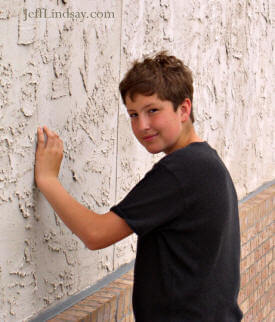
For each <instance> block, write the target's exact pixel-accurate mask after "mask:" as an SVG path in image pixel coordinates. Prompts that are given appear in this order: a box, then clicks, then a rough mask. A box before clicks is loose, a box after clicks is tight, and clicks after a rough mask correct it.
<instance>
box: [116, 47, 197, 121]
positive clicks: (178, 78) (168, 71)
mask: <svg viewBox="0 0 275 322" xmlns="http://www.w3.org/2000/svg"><path fill="white" fill-rule="evenodd" d="M119 90H120V94H121V97H122V100H123V103H124V104H125V99H126V95H129V96H130V98H131V100H133V99H134V96H135V95H136V94H142V95H146V96H150V95H153V94H157V95H158V98H159V99H160V100H163V101H164V100H168V101H171V102H172V103H173V107H174V110H175V111H176V110H177V108H178V106H179V105H180V104H181V103H182V102H183V101H184V100H185V99H186V98H189V99H190V101H191V102H192V101H193V77H192V72H191V70H190V69H189V68H188V67H187V66H185V65H184V64H183V62H182V61H181V60H179V59H178V58H176V57H175V56H169V55H167V52H166V51H161V52H159V53H157V54H156V55H155V56H154V57H152V58H150V57H146V58H145V59H144V61H143V62H138V61H137V60H135V61H134V63H133V66H132V68H131V69H130V70H129V71H128V72H127V73H126V75H125V76H124V78H123V80H122V81H121V82H120V84H119ZM190 118H191V121H192V123H194V115H193V108H192V109H191V113H190Z"/></svg>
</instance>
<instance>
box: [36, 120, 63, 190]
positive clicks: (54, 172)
mask: <svg viewBox="0 0 275 322" xmlns="http://www.w3.org/2000/svg"><path fill="white" fill-rule="evenodd" d="M43 129H44V132H45V133H46V135H47V142H46V143H45V139H44V133H43V130H42V129H41V128H38V129H37V148H36V154H35V170H34V176H35V181H36V184H37V186H38V187H39V184H40V183H42V182H45V181H46V180H48V179H52V178H54V179H57V178H58V173H59V169H60V165H61V162H62V158H63V141H62V140H61V139H60V138H59V136H58V135H57V134H56V133H55V132H53V131H50V130H49V129H48V128H47V127H46V126H44V127H43Z"/></svg>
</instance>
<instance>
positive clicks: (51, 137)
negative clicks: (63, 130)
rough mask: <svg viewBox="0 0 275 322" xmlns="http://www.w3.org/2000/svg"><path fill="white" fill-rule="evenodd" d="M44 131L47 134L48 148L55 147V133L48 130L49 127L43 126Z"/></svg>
mask: <svg viewBox="0 0 275 322" xmlns="http://www.w3.org/2000/svg"><path fill="white" fill-rule="evenodd" d="M43 130H44V132H45V133H46V135H47V137H48V140H47V147H53V146H54V145H55V142H54V141H55V135H54V133H53V132H52V131H51V130H50V129H48V128H47V126H45V125H44V126H43Z"/></svg>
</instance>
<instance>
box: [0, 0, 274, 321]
mask: <svg viewBox="0 0 275 322" xmlns="http://www.w3.org/2000/svg"><path fill="white" fill-rule="evenodd" d="M37 8H47V9H48V11H47V15H51V14H52V10H55V11H62V12H66V10H67V9H68V10H69V11H70V12H74V13H75V14H76V13H77V12H79V11H86V12H87V13H89V12H92V11H93V12H95V11H99V12H107V11H109V12H113V13H114V17H113V18H112V17H111V18H101V19H100V18H86V19H66V18H50V17H49V16H48V18H43V17H41V18H28V19H27V20H26V19H25V14H24V12H26V11H23V10H24V9H25V10H27V12H31V11H35V10H36V9H37ZM271 25H272V23H271V1H269V0H258V1H252V0H251V1H249V0H245V1H241V0H239V1H237V0H231V1H226V2H225V1H222V0H221V1H218V0H213V1H207V0H198V1H180V0H150V1H149V0H144V1H142V0H138V1H136V0H123V1H122V0H121V1H115V0H93V1H91V0H82V1H76V0H75V1H73V0H66V1H65V0H63V1H61V0H55V1H54V0H47V1H35V0H25V1H24V2H23V1H20V0H2V1H1V3H0V164H1V167H0V214H1V225H0V320H1V321H21V320H24V319H26V318H28V317H30V316H33V315H34V314H36V313H37V312H39V311H41V310H43V309H45V308H47V307H48V306H49V305H53V304H56V303H58V301H60V300H64V299H66V298H67V297H69V296H70V295H72V294H75V293H77V292H79V291H81V290H83V289H85V288H87V287H88V286H90V285H93V284H94V283H95V282H96V281H98V280H99V279H101V278H102V277H104V276H106V275H107V274H109V273H110V272H112V271H114V270H116V269H117V268H118V267H119V266H121V265H122V264H124V263H128V262H130V261H131V260H132V259H134V257H135V247H136V237H135V236H134V235H132V236H130V237H129V238H127V239H125V240H123V241H121V242H119V243H117V244H116V245H114V246H110V247H108V248H106V249H104V250H100V251H94V252H92V251H89V250H87V249H86V248H85V247H84V245H83V244H82V242H81V241H79V240H78V239H77V238H76V237H75V236H74V235H72V233H71V232H70V231H69V230H68V229H67V228H66V227H65V226H64V224H63V223H62V222H61V221H60V220H59V219H58V217H57V215H56V214H55V213H54V211H53V209H52V208H51V207H50V206H49V204H48V203H47V201H46V200H45V198H44V197H43V195H42V194H41V193H40V192H39V191H38V189H37V188H36V187H35V185H34V178H33V167H34V154H35V148H36V129H37V126H39V125H40V126H41V125H48V126H49V128H51V129H53V130H54V131H56V132H57V133H59V135H60V136H61V138H62V139H63V141H64V150H65V151H64V159H63V163H62V169H61V172H60V180H61V182H62V184H63V185H64V187H65V188H66V189H67V190H68V191H69V193H71V194H72V195H73V196H74V197H75V198H76V199H77V200H78V201H80V202H81V203H83V204H84V205H86V206H87V207H90V208H91V209H93V210H95V211H97V212H99V213H104V212H107V211H108V210H109V208H110V207H111V206H112V205H113V204H115V203H116V202H117V201H119V200H120V199H121V198H123V196H125V194H126V193H127V192H128V191H129V189H130V188H131V187H132V186H133V185H134V184H135V183H136V182H137V181H138V180H139V179H140V178H142V176H143V174H144V173H145V172H146V171H147V170H149V169H150V167H151V166H152V164H153V162H155V161H156V160H158V159H159V158H160V157H161V155H159V156H150V155H149V154H148V153H147V152H146V151H145V150H144V149H143V148H142V147H141V146H139V145H138V143H137V142H136V140H135V138H134V137H133V135H132V134H131V130H130V124H129V119H128V118H127V115H126V113H125V108H124V106H123V105H122V104H121V100H120V97H119V92H118V83H119V80H120V79H121V78H122V77H123V75H124V73H125V72H126V71H127V69H128V67H129V66H130V63H131V62H132V61H133V59H135V58H141V57H142V55H143V54H152V53H155V52H157V51H159V50H161V49H168V50H170V52H171V53H173V54H175V55H176V56H179V57H180V58H182V59H183V61H184V62H185V64H187V65H189V66H190V67H191V69H192V70H193V72H194V78H195V93H194V97H195V99H194V115H195V118H196V120H197V121H196V123H195V127H196V129H197V131H198V133H199V135H200V136H201V137H202V138H204V139H205V140H207V141H208V142H209V144H210V145H211V146H212V147H213V148H215V149H216V150H217V151H218V152H219V154H220V156H221V157H222V158H223V160H224V162H225V163H226V165H227V166H228V168H229V170H230V172H231V174H232V177H233V180H234V183H235V185H236V189H237V192H238V197H239V199H241V198H243V197H244V196H245V195H247V194H248V193H249V192H251V191H253V190H255V189H256V188H258V187H259V186H261V185H262V184H263V183H265V182H267V181H270V180H272V179H273V178H274V170H273V169H272V162H274V155H272V146H273V148H274V145H273V142H274V131H273V126H274V125H273V124H274V109H272V107H273V103H274V102H273V97H272V85H271V84H272V73H273V66H272V60H274V53H273V48H274V39H273V38H272V36H271V31H272V26H271Z"/></svg>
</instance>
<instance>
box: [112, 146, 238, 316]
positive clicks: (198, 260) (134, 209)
mask: <svg viewBox="0 0 275 322" xmlns="http://www.w3.org/2000/svg"><path fill="white" fill-rule="evenodd" d="M111 210H112V211H113V212H115V213H116V214H118V215H119V216H120V217H122V218H123V219H124V220H125V221H126V222H127V224H128V225H129V226H130V227H131V228H132V229H133V230H134V232H135V233H136V234H137V235H138V244H137V254H136V262H135V270H134V289H133V310H134V314H135V318H136V321H137V322H162V321H163V322H185V321H186V322H187V321H197V322H199V321H203V322H210V321H213V322H233V321H240V320H241V318H242V312H241V310H240V308H239V306H238V304H237V296H238V292H239V285H240V231H239V215H238V200H237V195H236V191H235V188H234V185H233V182H232V179H231V177H230V174H229V172H228V170H227V169H226V167H225V165H224V163H223V162H222V160H221V159H220V157H219V156H218V154H217V152H216V150H214V149H212V148H211V147H210V145H209V144H208V143H207V142H194V143H191V144H189V145H188V146H186V147H184V148H182V149H179V150H177V151H175V152H173V153H171V154H169V155H166V156H165V157H164V158H162V159H161V160H160V161H159V162H158V163H156V164H155V165H154V167H153V168H152V169H151V170H150V171H149V172H148V173H147V174H146V175H145V177H144V178H143V179H142V180H141V181H140V182H139V183H138V184H137V185H136V186H135V187H134V188H133V189H132V190H131V191H130V193H129V194H128V195H127V196H126V197H125V198H124V199H123V200H122V201H121V202H120V203H119V204H118V205H116V206H114V207H112V208H111Z"/></svg>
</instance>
